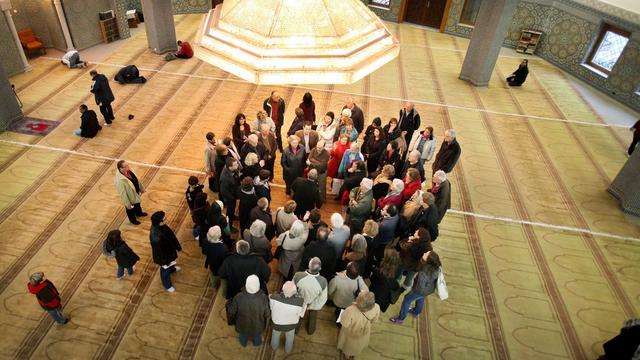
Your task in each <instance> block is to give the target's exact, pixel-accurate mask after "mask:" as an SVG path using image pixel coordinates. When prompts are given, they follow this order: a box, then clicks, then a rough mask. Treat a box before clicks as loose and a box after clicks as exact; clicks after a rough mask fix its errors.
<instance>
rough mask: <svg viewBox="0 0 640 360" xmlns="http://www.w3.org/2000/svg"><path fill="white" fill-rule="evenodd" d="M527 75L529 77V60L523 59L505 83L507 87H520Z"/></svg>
mask: <svg viewBox="0 0 640 360" xmlns="http://www.w3.org/2000/svg"><path fill="white" fill-rule="evenodd" d="M527 75H529V60H527V59H523V60H522V62H521V63H520V65H519V66H518V69H517V70H516V71H514V72H513V74H511V75H510V76H509V77H508V78H507V83H508V84H509V86H521V85H522V84H523V83H524V81H525V80H527Z"/></svg>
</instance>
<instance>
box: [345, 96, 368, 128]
mask: <svg viewBox="0 0 640 360" xmlns="http://www.w3.org/2000/svg"><path fill="white" fill-rule="evenodd" d="M344 109H349V110H351V120H352V121H353V127H354V128H356V131H357V132H358V134H362V130H364V113H363V112H362V109H360V107H358V105H356V103H355V102H354V101H353V98H352V97H347V98H346V99H345V102H344V107H343V108H342V110H344Z"/></svg>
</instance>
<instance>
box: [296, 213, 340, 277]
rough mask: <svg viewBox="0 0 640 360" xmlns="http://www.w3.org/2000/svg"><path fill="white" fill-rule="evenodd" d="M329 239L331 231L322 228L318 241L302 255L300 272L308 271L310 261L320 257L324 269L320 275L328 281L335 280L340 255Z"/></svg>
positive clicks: (318, 233)
mask: <svg viewBox="0 0 640 360" xmlns="http://www.w3.org/2000/svg"><path fill="white" fill-rule="evenodd" d="M328 238H329V229H328V228H327V227H324V226H322V227H320V228H318V231H317V232H316V240H315V241H311V243H310V244H309V245H308V246H306V247H305V248H304V251H303V253H302V260H301V261H300V271H304V270H306V267H307V264H309V260H311V258H313V257H318V258H319V259H320V260H321V262H322V269H321V270H320V275H322V276H323V277H324V278H325V279H327V281H329V280H331V279H333V277H334V276H335V275H336V266H337V259H338V254H336V249H335V248H334V247H333V245H331V244H330V243H328V242H327V239H328Z"/></svg>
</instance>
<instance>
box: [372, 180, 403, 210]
mask: <svg viewBox="0 0 640 360" xmlns="http://www.w3.org/2000/svg"><path fill="white" fill-rule="evenodd" d="M403 190H404V181H402V180H400V179H393V181H392V182H391V186H389V192H388V193H387V195H385V197H383V198H381V199H379V200H378V208H379V209H382V208H384V207H385V206H387V205H390V204H393V205H394V206H395V207H396V209H400V208H401V207H402V191H403Z"/></svg>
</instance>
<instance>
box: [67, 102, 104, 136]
mask: <svg viewBox="0 0 640 360" xmlns="http://www.w3.org/2000/svg"><path fill="white" fill-rule="evenodd" d="M80 114H82V115H81V116H80V119H81V123H80V128H79V129H75V130H74V131H73V133H74V134H76V135H78V136H82V137H86V138H92V137H95V136H96V135H98V131H100V130H102V126H100V123H99V122H98V116H97V115H96V112H95V111H93V110H89V108H88V107H87V105H85V104H82V105H80Z"/></svg>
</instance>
